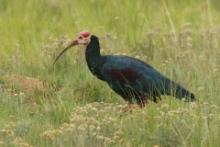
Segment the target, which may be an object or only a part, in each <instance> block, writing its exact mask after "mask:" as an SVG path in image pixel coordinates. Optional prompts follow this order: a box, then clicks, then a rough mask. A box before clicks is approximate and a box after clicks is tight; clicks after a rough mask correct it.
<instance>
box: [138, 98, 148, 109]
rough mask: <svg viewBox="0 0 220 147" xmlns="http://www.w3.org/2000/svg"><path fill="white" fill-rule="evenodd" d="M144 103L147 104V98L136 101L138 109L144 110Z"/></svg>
mask: <svg viewBox="0 0 220 147" xmlns="http://www.w3.org/2000/svg"><path fill="white" fill-rule="evenodd" d="M146 103H147V97H146V96H144V97H141V98H140V99H139V101H138V105H139V107H140V108H144V107H145V104H146Z"/></svg>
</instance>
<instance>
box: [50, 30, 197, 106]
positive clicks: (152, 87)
mask: <svg viewBox="0 0 220 147" xmlns="http://www.w3.org/2000/svg"><path fill="white" fill-rule="evenodd" d="M74 45H83V46H84V47H85V57H86V62H87V65H88V68H89V70H90V71H91V72H92V74H93V75H95V76H96V77H97V78H98V79H100V80H102V81H105V82H107V84H108V85H109V86H110V87H111V88H112V89H113V90H114V91H115V92H116V93H117V94H119V95H120V96H121V97H122V98H123V99H124V100H126V101H128V102H129V104H132V103H133V102H136V103H137V104H138V105H139V106H140V107H144V106H145V103H146V102H147V101H148V100H153V101H154V102H156V101H157V99H158V98H159V99H160V96H161V95H171V96H174V97H176V98H178V99H182V98H186V99H185V100H187V101H194V100H195V96H194V94H193V93H191V92H190V91H189V90H187V89H185V88H184V87H183V86H181V85H180V84H178V83H176V82H174V81H172V80H170V79H169V78H167V77H166V76H164V75H163V74H161V73H160V72H158V71H157V70H156V69H154V68H153V67H152V66H151V65H149V64H147V63H145V62H143V61H141V60H138V59H135V58H132V57H128V56H119V55H107V56H103V55H101V54H100V45H99V39H98V37H96V36H95V35H92V34H90V33H89V32H81V33H80V34H79V36H78V38H77V39H76V40H73V41H72V42H71V43H70V44H69V45H68V46H67V47H66V48H65V49H64V50H63V51H62V52H61V53H60V54H59V55H58V56H57V58H56V59H55V61H54V63H55V62H56V61H57V60H58V59H59V57H60V56H61V55H62V54H63V53H64V52H66V51H67V50H68V49H69V48H70V47H72V46H74Z"/></svg>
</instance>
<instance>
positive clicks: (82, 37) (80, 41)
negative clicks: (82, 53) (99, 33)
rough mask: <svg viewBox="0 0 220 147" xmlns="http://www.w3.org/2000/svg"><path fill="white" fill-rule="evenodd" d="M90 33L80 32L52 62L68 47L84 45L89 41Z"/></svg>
mask: <svg viewBox="0 0 220 147" xmlns="http://www.w3.org/2000/svg"><path fill="white" fill-rule="evenodd" d="M90 38H91V33H90V32H88V31H83V32H80V33H79V35H78V37H77V39H75V40H73V41H72V42H71V43H70V44H69V45H68V46H67V47H66V48H65V49H64V50H63V51H62V52H61V53H60V54H59V55H58V56H57V57H56V59H55V61H54V64H55V63H56V61H57V60H58V59H59V58H60V56H61V55H62V54H63V53H64V52H66V51H67V50H68V49H69V48H71V47H72V46H75V45H84V46H85V47H86V46H87V45H88V44H89V43H90Z"/></svg>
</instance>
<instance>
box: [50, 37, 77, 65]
mask: <svg viewBox="0 0 220 147" xmlns="http://www.w3.org/2000/svg"><path fill="white" fill-rule="evenodd" d="M77 44H78V41H77V40H73V41H72V42H71V43H70V44H69V45H68V46H67V47H66V48H64V49H63V51H62V52H60V54H59V55H58V56H57V57H56V59H55V60H54V62H53V65H54V64H55V63H56V62H57V60H58V59H59V58H60V57H61V56H62V55H63V53H65V52H66V51H67V50H68V49H70V48H71V47H73V46H75V45H77Z"/></svg>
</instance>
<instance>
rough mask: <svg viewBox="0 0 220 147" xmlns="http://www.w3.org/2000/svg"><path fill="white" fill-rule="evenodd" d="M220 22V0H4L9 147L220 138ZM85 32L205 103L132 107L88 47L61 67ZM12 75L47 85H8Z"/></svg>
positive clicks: (1, 84)
mask: <svg viewBox="0 0 220 147" xmlns="http://www.w3.org/2000/svg"><path fill="white" fill-rule="evenodd" d="M219 26H220V4H219V2H218V0H182V1H177V0H137V1H134V0H121V1H120V2H119V1H116V0H115V1H106V0H82V1H76V0H75V1H73V0H63V1H59V0H28V1H25V0H19V1H14V0H0V57H1V58H0V76H1V77H0V146H22V147H23V146H38V147H44V146H45V147H46V146H80V147H81V146H94V147H95V146H100V147H101V146H149V147H150V146H155V147H156V146H161V147H166V146H167V147H169V146H184V147H189V146H195V147H197V146H202V147H203V146H204V147H207V146H209V147H218V146H220V141H219V136H220V109H219V105H220V99H219V95H220V91H219V86H220V74H219V73H220V60H219V59H220V51H219V48H220V27H219ZM82 30H89V31H90V32H92V33H94V34H96V35H97V36H99V38H100V42H101V45H102V51H103V54H127V55H129V56H134V57H138V58H140V59H142V60H144V61H146V62H148V63H150V64H151V65H153V66H154V67H155V68H156V69H158V70H159V71H161V72H162V73H164V74H165V75H167V76H168V77H170V78H171V79H173V80H175V81H177V82H179V83H181V84H182V85H184V86H185V87H187V88H188V89H190V90H191V91H193V92H194V93H195V95H196V97H197V99H198V101H197V102H196V104H189V103H184V102H181V101H178V100H176V99H174V98H172V97H163V100H162V101H161V102H159V103H158V104H154V103H149V104H148V105H147V106H146V108H144V109H135V110H134V111H133V112H132V113H129V112H127V113H126V112H123V111H122V110H123V108H124V107H125V106H126V103H125V102H124V101H123V100H122V99H121V98H120V97H119V96H118V95H116V94H115V93H114V92H113V91H112V90H111V89H110V88H109V87H108V86H107V85H106V84H105V83H103V82H101V81H99V80H97V79H96V78H95V77H94V76H92V74H91V73H90V72H89V70H88V68H87V67H86V63H85V60H84V58H83V57H84V50H83V49H82V48H80V47H75V48H73V49H71V50H70V51H69V52H68V53H67V54H66V55H65V56H63V57H62V59H61V60H60V61H59V62H58V64H57V65H56V67H55V69H53V67H52V62H53V60H54V58H55V56H56V55H57V54H58V52H60V51H61V50H62V49H63V47H64V46H65V44H66V43H67V42H68V41H70V40H71V39H73V38H74V37H75V36H76V35H77V33H78V32H80V31H82ZM11 74H12V75H22V76H29V77H33V78H36V79H40V80H41V81H45V83H47V88H45V90H42V89H41V90H28V91H25V92H22V87H19V84H18V85H13V84H12V86H9V87H7V88H5V85H7V84H8V83H7V81H6V80H5V78H4V77H5V76H6V75H11ZM9 85H10V84H9Z"/></svg>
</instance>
